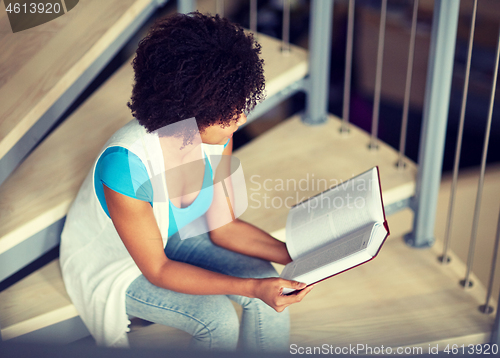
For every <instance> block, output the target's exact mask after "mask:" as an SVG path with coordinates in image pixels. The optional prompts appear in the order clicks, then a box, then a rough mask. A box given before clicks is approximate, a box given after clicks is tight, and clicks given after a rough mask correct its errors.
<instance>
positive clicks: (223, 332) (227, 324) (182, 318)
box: [125, 275, 239, 350]
mask: <svg viewBox="0 0 500 358" xmlns="http://www.w3.org/2000/svg"><path fill="white" fill-rule="evenodd" d="M125 302H126V307H127V314H129V315H131V316H133V317H138V318H141V319H145V320H147V321H151V322H155V323H159V324H163V325H165V326H169V327H174V328H177V329H181V330H183V331H185V332H188V333H189V334H191V335H192V336H193V339H192V340H191V343H190V345H191V346H192V347H195V348H202V349H228V350H232V349H235V347H236V345H237V342H238V331H239V321H238V316H237V314H236V311H235V310H234V307H233V305H232V304H231V302H230V301H229V299H228V298H227V297H226V296H222V295H209V296H201V295H189V294H184V293H179V292H174V291H170V290H166V289H163V288H160V287H157V286H155V285H153V284H151V283H150V282H149V281H148V280H147V279H146V278H145V277H144V276H143V275H141V276H139V277H138V278H137V279H135V280H134V281H133V282H132V284H131V285H130V286H129V287H128V289H127V292H126V298H125Z"/></svg>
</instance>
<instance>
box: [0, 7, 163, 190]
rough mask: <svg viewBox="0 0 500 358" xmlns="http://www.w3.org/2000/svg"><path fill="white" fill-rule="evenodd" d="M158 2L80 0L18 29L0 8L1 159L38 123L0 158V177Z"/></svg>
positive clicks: (96, 72) (3, 177)
mask: <svg viewBox="0 0 500 358" xmlns="http://www.w3.org/2000/svg"><path fill="white" fill-rule="evenodd" d="M1 7H2V8H3V7H4V5H1ZM157 7H158V1H155V0H109V1H104V2H103V1H100V0H87V1H80V3H79V4H77V5H76V6H75V7H74V8H73V9H72V10H70V11H69V12H67V13H66V14H64V15H63V16H60V17H58V18H57V19H54V20H52V21H49V22H47V23H45V24H43V25H39V26H37V27H34V28H31V29H27V30H24V31H21V32H17V33H12V31H11V29H10V25H9V22H8V17H7V13H6V12H5V11H4V10H3V9H2V10H1V11H0V31H1V32H2V36H0V48H1V49H2V51H1V52H0V98H2V99H3V102H2V105H1V106H0V160H1V159H2V158H4V157H5V156H6V155H7V153H9V151H10V150H11V149H12V148H13V147H14V146H15V145H16V144H17V143H18V142H19V141H20V140H22V138H23V136H25V135H27V133H28V132H29V131H30V130H31V129H32V128H33V127H34V126H36V125H37V123H38V125H37V127H36V128H37V129H36V130H35V132H33V131H32V132H30V134H29V135H27V137H26V138H24V142H23V144H22V146H20V147H16V149H15V151H16V154H15V155H14V154H13V155H14V156H12V155H11V156H10V157H9V158H8V160H7V162H0V163H3V164H4V165H7V164H9V165H7V166H8V167H9V168H8V173H7V169H5V168H4V169H3V171H4V173H3V174H2V175H1V176H0V177H1V180H0V182H2V181H3V180H4V179H5V177H6V175H8V174H9V173H10V172H11V171H12V170H13V169H14V168H15V165H14V164H11V162H12V161H15V162H16V165H17V164H18V163H19V160H21V159H22V157H23V156H24V155H26V154H27V153H28V151H29V150H30V149H31V148H32V147H33V146H34V145H35V144H36V143H37V142H38V140H39V139H40V138H41V137H42V136H43V135H44V134H45V132H46V131H48V130H49V129H50V127H51V126H52V124H53V123H55V121H56V120H57V119H58V116H59V115H61V114H62V113H63V112H64V110H65V109H66V108H68V106H69V105H70V104H71V103H72V102H73V100H75V99H76V97H77V96H78V95H79V93H81V91H83V89H85V87H86V86H87V85H88V84H89V83H90V81H91V80H92V79H93V78H94V77H95V76H96V75H97V74H98V73H99V72H100V70H101V69H102V68H104V66H105V65H106V64H107V62H108V61H109V60H110V59H111V58H112V57H113V56H114V54H115V53H116V52H117V51H118V50H119V49H120V47H121V46H122V45H123V44H124V43H125V42H126V41H127V40H128V39H129V38H130V36H131V35H133V33H134V31H135V30H137V28H138V27H139V26H140V25H141V24H142V22H143V21H144V20H145V19H146V18H147V17H149V15H150V14H151V13H152V12H153V11H154V9H156V8H157ZM61 98H64V100H63V101H59V100H60V99H61ZM56 113H57V114H56ZM45 114H48V116H47V117H46V118H45V119H44V120H43V123H42V124H41V123H39V120H40V119H41V118H42V117H43V116H44V115H45ZM18 151H19V153H17V152H18ZM14 157H15V160H14V159H13V158H14ZM6 173H7V174H6Z"/></svg>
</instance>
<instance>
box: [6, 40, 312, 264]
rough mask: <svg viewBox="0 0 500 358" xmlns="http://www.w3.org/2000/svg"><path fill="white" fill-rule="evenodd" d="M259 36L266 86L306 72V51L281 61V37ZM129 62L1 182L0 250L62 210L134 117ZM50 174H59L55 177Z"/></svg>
mask: <svg viewBox="0 0 500 358" xmlns="http://www.w3.org/2000/svg"><path fill="white" fill-rule="evenodd" d="M258 38H259V41H261V43H262V50H263V56H262V57H263V58H264V59H265V64H264V68H265V76H266V86H267V87H269V88H271V89H272V91H274V92H276V91H277V90H278V89H280V88H285V87H287V86H288V85H290V84H291V83H293V81H295V78H297V79H299V78H301V77H303V76H304V75H305V74H306V72H307V61H306V60H307V52H306V51H305V50H303V49H300V48H298V47H295V46H294V47H293V48H292V52H291V54H290V55H287V56H285V58H286V59H285V60H283V61H279V58H280V56H282V55H281V54H280V53H279V45H280V41H279V40H276V39H273V38H270V37H268V36H265V35H261V34H259V35H258ZM129 63H130V61H127V63H126V64H125V65H123V66H122V67H121V68H120V69H119V70H118V71H117V72H116V73H115V74H114V75H113V76H112V77H111V78H110V79H109V80H108V81H107V82H106V83H105V84H103V85H102V86H101V87H100V88H99V89H98V90H97V91H96V92H95V93H94V94H93V95H92V96H91V97H90V98H89V99H88V100H87V101H86V102H85V103H84V104H82V106H81V107H80V108H79V109H78V110H77V111H75V113H74V114H73V115H71V116H70V117H69V118H68V119H67V120H66V121H65V122H64V123H62V124H61V125H60V126H59V127H58V128H57V129H56V130H55V131H54V132H53V133H52V134H51V135H50V136H48V137H47V138H46V139H45V141H44V142H43V143H41V144H40V145H39V146H38V147H37V148H36V149H35V150H34V151H33V153H31V154H30V156H29V157H28V158H27V159H26V160H25V161H24V162H23V163H22V164H21V165H20V166H19V167H18V168H17V169H16V170H15V171H14V172H13V173H12V174H11V176H10V177H9V178H8V179H7V180H6V181H5V182H4V183H3V184H2V185H1V186H0V254H1V253H2V252H6V251H7V250H9V249H10V248H12V247H13V246H15V245H17V244H18V243H20V242H22V241H23V240H26V239H27V238H29V237H31V236H32V235H33V234H35V233H37V232H39V231H41V230H43V229H44V228H46V227H47V226H49V225H50V224H52V223H54V222H56V221H57V220H59V219H61V218H63V217H64V216H65V215H66V213H67V211H68V209H69V206H70V204H71V202H72V200H73V199H74V197H75V196H76V194H77V192H78V188H79V187H80V185H81V183H82V182H83V179H84V178H85V175H86V174H87V172H88V171H89V170H90V167H91V165H92V163H93V161H94V159H95V157H96V156H97V154H98V152H99V150H100V149H101V147H102V146H103V145H104V143H105V142H106V141H107V139H108V138H109V137H110V136H111V135H112V134H113V133H114V132H115V131H116V130H118V129H119V128H120V127H121V126H123V125H124V124H125V123H127V122H128V121H130V120H131V119H132V116H131V114H130V110H129V109H128V107H127V106H126V103H127V101H128V100H129V98H130V93H131V85H132V83H133V72H132V68H131V66H130V64H129ZM270 71H273V72H270ZM273 88H274V89H273ZM268 92H269V91H268ZM268 95H269V93H268ZM103 118H106V121H105V122H104V121H103ZM95 128H100V130H99V131H96V130H95ZM53 173H58V176H57V181H56V180H54V174H53Z"/></svg>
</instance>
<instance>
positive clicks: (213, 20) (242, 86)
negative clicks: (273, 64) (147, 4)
mask: <svg viewBox="0 0 500 358" xmlns="http://www.w3.org/2000/svg"><path fill="white" fill-rule="evenodd" d="M260 51H261V49H260V45H259V44H258V43H257V42H255V40H254V38H253V35H252V34H250V33H245V32H244V31H243V28H242V27H240V26H239V25H236V24H233V23H231V22H229V21H228V20H227V19H225V18H220V17H219V16H218V15H215V16H206V15H203V14H201V13H199V12H193V13H190V14H187V15H186V14H175V15H172V16H169V17H166V18H162V19H160V20H158V21H156V23H155V24H154V25H153V26H152V28H151V29H150V31H149V33H148V34H147V36H146V37H145V38H144V39H143V40H141V41H140V43H139V47H138V49H137V53H136V56H135V58H134V60H133V61H132V65H133V68H134V71H135V84H134V87H133V91H132V97H131V101H130V102H128V103H127V105H128V106H129V108H130V109H131V110H132V114H133V115H134V117H135V118H136V119H137V120H138V121H139V123H140V124H141V125H142V126H144V127H145V128H146V130H147V131H148V132H153V131H155V130H157V129H159V128H162V127H164V126H167V125H169V124H172V123H175V122H178V121H180V120H183V119H187V118H192V117H194V118H195V119H196V122H197V124H198V128H199V130H201V131H203V130H204V129H205V128H206V127H208V126H210V125H213V124H220V125H221V126H222V127H225V126H228V125H230V122H231V121H232V120H233V119H235V117H236V116H238V115H240V114H241V113H242V112H243V111H246V112H248V111H250V110H251V109H253V107H255V105H256V104H257V103H258V102H259V101H261V100H262V99H263V97H264V95H263V91H264V71H263V60H262V59H260V58H259V54H260ZM179 135H181V134H179ZM182 135H183V136H184V143H186V141H187V142H190V141H191V139H192V137H193V135H194V133H183V134H182Z"/></svg>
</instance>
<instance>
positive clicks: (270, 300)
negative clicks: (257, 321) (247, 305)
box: [255, 277, 314, 312]
mask: <svg viewBox="0 0 500 358" xmlns="http://www.w3.org/2000/svg"><path fill="white" fill-rule="evenodd" d="M306 286H307V285H306V284H305V283H301V282H297V281H290V280H285V279H282V278H275V277H272V278H265V279H260V280H257V284H256V289H255V297H257V298H260V299H261V300H262V301H264V302H265V303H266V304H268V305H269V306H270V307H272V308H273V309H275V310H276V311H277V312H282V311H283V310H284V309H285V308H286V307H288V306H290V305H291V304H293V303H297V302H300V301H302V299H303V298H304V297H305V296H306V295H307V294H308V293H309V292H310V291H311V290H312V289H313V287H314V285H310V286H307V287H306ZM290 289H291V290H293V292H292V293H290V294H288V295H286V294H283V292H284V291H285V292H287V291H288V292H289V291H290Z"/></svg>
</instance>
